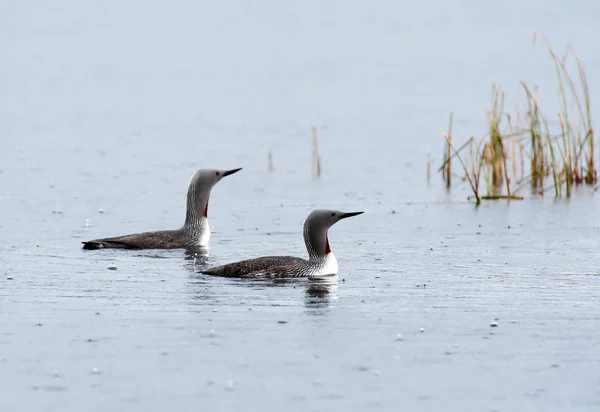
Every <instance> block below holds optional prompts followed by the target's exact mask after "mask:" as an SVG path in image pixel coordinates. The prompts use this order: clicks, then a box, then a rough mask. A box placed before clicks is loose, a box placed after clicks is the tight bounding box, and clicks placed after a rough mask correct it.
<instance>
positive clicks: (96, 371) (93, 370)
mask: <svg viewBox="0 0 600 412" xmlns="http://www.w3.org/2000/svg"><path fill="white" fill-rule="evenodd" d="M92 374H93V375H99V374H100V370H99V369H98V368H97V367H95V366H94V367H93V368H92Z"/></svg>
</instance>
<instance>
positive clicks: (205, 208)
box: [204, 200, 208, 217]
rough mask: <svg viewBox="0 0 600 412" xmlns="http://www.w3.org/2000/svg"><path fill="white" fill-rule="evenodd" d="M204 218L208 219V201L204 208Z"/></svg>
mask: <svg viewBox="0 0 600 412" xmlns="http://www.w3.org/2000/svg"><path fill="white" fill-rule="evenodd" d="M204 217H208V200H207V201H206V206H205V207H204Z"/></svg>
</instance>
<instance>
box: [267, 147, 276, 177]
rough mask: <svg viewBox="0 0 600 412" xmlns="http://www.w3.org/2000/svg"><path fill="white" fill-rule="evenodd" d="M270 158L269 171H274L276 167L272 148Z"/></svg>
mask: <svg viewBox="0 0 600 412" xmlns="http://www.w3.org/2000/svg"><path fill="white" fill-rule="evenodd" d="M268 160H269V172H270V173H272V172H274V171H275V167H273V153H272V152H271V150H269V156H268Z"/></svg>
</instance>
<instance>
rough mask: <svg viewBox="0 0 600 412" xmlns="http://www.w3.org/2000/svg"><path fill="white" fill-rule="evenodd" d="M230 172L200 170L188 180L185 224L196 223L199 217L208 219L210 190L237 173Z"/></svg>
mask: <svg viewBox="0 0 600 412" xmlns="http://www.w3.org/2000/svg"><path fill="white" fill-rule="evenodd" d="M240 170H242V168H241V167H240V168H238V169H231V170H218V169H200V170H198V171H197V172H196V173H194V175H193V176H192V178H191V179H190V184H189V186H188V193H187V215H186V223H188V222H190V223H191V221H196V220H197V219H199V218H200V217H201V216H203V217H208V200H209V198H210V191H211V189H212V188H213V187H214V186H215V185H216V184H217V183H219V181H221V179H223V178H224V177H225V176H229V175H232V174H234V173H237V172H239V171H240Z"/></svg>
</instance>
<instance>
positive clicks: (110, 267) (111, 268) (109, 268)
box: [106, 265, 117, 270]
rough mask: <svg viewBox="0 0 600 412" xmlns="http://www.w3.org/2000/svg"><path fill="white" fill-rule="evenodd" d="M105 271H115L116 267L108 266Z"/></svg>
mask: <svg viewBox="0 0 600 412" xmlns="http://www.w3.org/2000/svg"><path fill="white" fill-rule="evenodd" d="M106 269H108V270H117V267H116V266H115V265H108V266H107V267H106Z"/></svg>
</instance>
